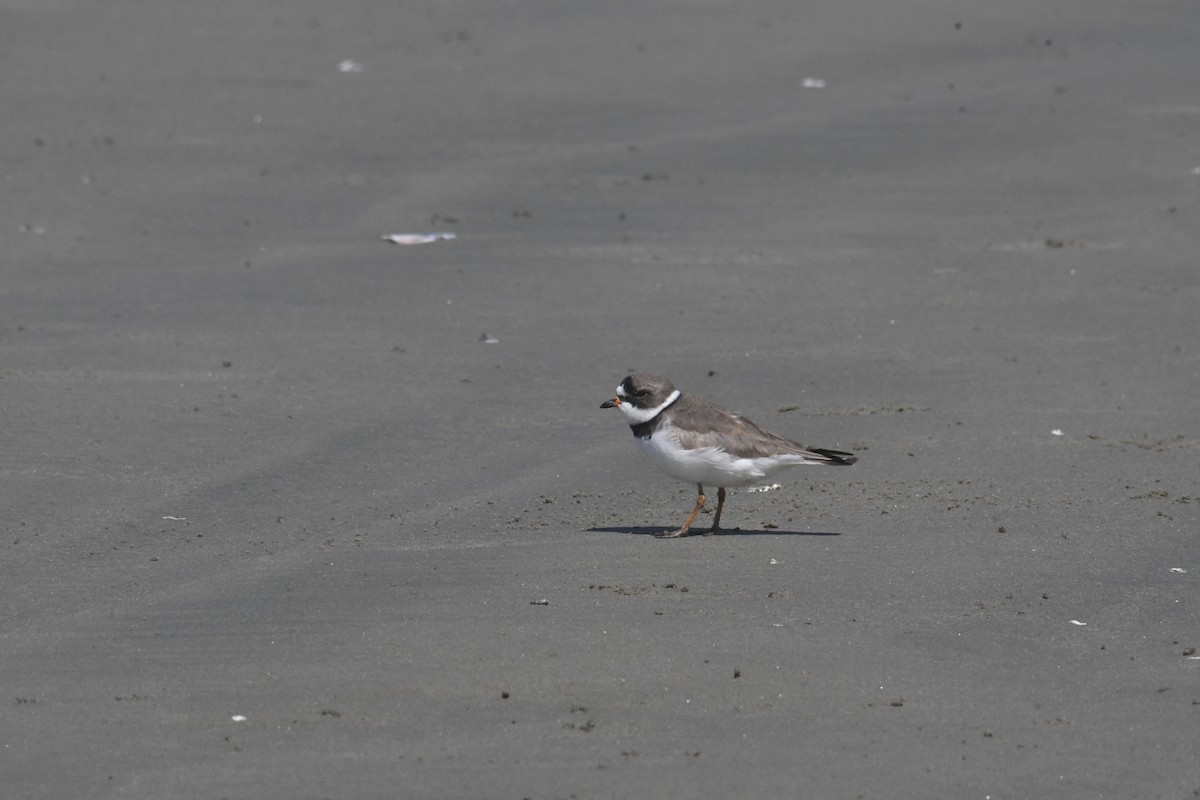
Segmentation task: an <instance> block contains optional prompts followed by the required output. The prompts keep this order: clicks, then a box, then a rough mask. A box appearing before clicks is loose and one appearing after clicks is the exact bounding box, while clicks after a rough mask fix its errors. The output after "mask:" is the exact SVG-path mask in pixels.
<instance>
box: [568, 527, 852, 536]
mask: <svg viewBox="0 0 1200 800" xmlns="http://www.w3.org/2000/svg"><path fill="white" fill-rule="evenodd" d="M673 530H675V528H666V527H662V526H654V527H630V526H626V525H619V526H614V527H611V528H588V529H587V531H588V533H624V534H629V535H632V536H662V535H663V534H664V533H670V532H671V531H673ZM706 535H708V532H707V531H706V530H704V529H703V528H699V529H697V530H695V532H690V533H688V535H687V538H689V539H694V538H695V539H699V538H702V537H704V536H706ZM712 535H714V536H841V534H840V533H835V532H833V531H785V530H780V529H779V528H768V529H766V530H745V529H743V528H722V529H721V532H720V533H716V534H712Z"/></svg>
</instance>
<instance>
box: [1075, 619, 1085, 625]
mask: <svg viewBox="0 0 1200 800" xmlns="http://www.w3.org/2000/svg"><path fill="white" fill-rule="evenodd" d="M1071 624H1072V625H1087V623H1086V622H1080V621H1079V620H1077V619H1073V620H1071Z"/></svg>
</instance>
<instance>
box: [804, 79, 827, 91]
mask: <svg viewBox="0 0 1200 800" xmlns="http://www.w3.org/2000/svg"><path fill="white" fill-rule="evenodd" d="M800 85H801V86H803V87H804V88H805V89H824V88H825V79H824V78H805V79H804V80H803V81H801V83H800Z"/></svg>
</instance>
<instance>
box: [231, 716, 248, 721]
mask: <svg viewBox="0 0 1200 800" xmlns="http://www.w3.org/2000/svg"><path fill="white" fill-rule="evenodd" d="M229 719H231V720H233V721H234V722H245V721H246V718H245V717H243V716H242V715H241V714H234V715H233V716H232V717H230V718H229Z"/></svg>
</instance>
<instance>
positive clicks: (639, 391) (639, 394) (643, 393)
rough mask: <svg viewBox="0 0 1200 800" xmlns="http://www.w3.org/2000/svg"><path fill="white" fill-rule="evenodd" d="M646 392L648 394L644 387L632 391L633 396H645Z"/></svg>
mask: <svg viewBox="0 0 1200 800" xmlns="http://www.w3.org/2000/svg"><path fill="white" fill-rule="evenodd" d="M648 394H650V393H649V392H647V391H646V390H645V389H639V390H638V391H636V392H634V393H633V396H634V397H645V396H646V395H648Z"/></svg>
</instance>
